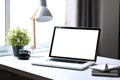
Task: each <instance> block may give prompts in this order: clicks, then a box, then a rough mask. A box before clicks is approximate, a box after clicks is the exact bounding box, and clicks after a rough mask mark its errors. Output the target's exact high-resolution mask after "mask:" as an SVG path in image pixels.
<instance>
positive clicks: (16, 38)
mask: <svg viewBox="0 0 120 80" xmlns="http://www.w3.org/2000/svg"><path fill="white" fill-rule="evenodd" d="M6 39H7V44H8V45H10V46H25V45H28V44H29V42H30V37H29V35H28V32H27V30H26V29H24V28H20V27H17V28H15V29H11V30H9V31H8V33H7V36H6Z"/></svg>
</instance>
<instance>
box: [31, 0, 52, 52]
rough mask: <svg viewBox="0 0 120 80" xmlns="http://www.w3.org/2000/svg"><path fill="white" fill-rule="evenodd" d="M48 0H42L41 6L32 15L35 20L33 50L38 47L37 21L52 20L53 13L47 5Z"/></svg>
mask: <svg viewBox="0 0 120 80" xmlns="http://www.w3.org/2000/svg"><path fill="white" fill-rule="evenodd" d="M46 6H47V5H46V0H40V6H39V8H37V9H36V11H35V13H34V14H33V16H32V18H31V19H32V21H33V46H32V50H34V49H36V34H35V33H36V30H35V26H36V25H35V21H37V22H47V21H50V20H52V18H53V17H52V15H51V13H50V11H49V10H48V8H47V7H46Z"/></svg>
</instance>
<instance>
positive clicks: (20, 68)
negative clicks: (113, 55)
mask: <svg viewBox="0 0 120 80" xmlns="http://www.w3.org/2000/svg"><path fill="white" fill-rule="evenodd" d="M35 59H36V58H30V60H19V59H17V58H16V57H14V56H5V57H0V69H3V70H7V71H9V72H12V73H16V74H19V75H22V76H26V77H29V78H31V79H35V80H40V79H42V80H44V79H45V80H47V79H48V80H49V79H54V80H113V79H114V80H120V77H98V76H91V69H86V70H84V71H78V70H69V69H59V68H51V67H42V66H34V65H31V61H32V60H35ZM36 60H39V58H37V59H36ZM101 63H108V64H113V65H120V60H115V59H110V58H105V57H97V62H96V64H101Z"/></svg>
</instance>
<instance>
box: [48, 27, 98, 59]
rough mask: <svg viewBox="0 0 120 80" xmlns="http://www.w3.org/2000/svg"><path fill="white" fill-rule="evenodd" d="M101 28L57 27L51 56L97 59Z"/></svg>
mask: <svg viewBox="0 0 120 80" xmlns="http://www.w3.org/2000/svg"><path fill="white" fill-rule="evenodd" d="M99 32H100V29H88V28H76V27H58V26H57V27H55V28H54V32H53V38H52V43H51V48H50V54H49V56H50V57H56V58H66V59H77V60H91V61H94V60H96V52H97V45H98V39H99V34H100V33H99Z"/></svg>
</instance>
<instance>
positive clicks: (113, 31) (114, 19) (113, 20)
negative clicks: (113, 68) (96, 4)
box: [100, 0, 119, 58]
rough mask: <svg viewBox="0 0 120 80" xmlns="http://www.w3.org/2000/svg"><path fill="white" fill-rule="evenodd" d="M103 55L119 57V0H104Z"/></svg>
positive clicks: (102, 19) (102, 20)
mask: <svg viewBox="0 0 120 80" xmlns="http://www.w3.org/2000/svg"><path fill="white" fill-rule="evenodd" d="M101 7H102V10H101V11H102V18H101V22H102V25H101V29H102V30H101V31H102V35H101V49H100V51H101V52H100V54H101V55H102V56H106V57H111V58H118V40H119V37H118V36H119V0H102V6H101Z"/></svg>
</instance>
